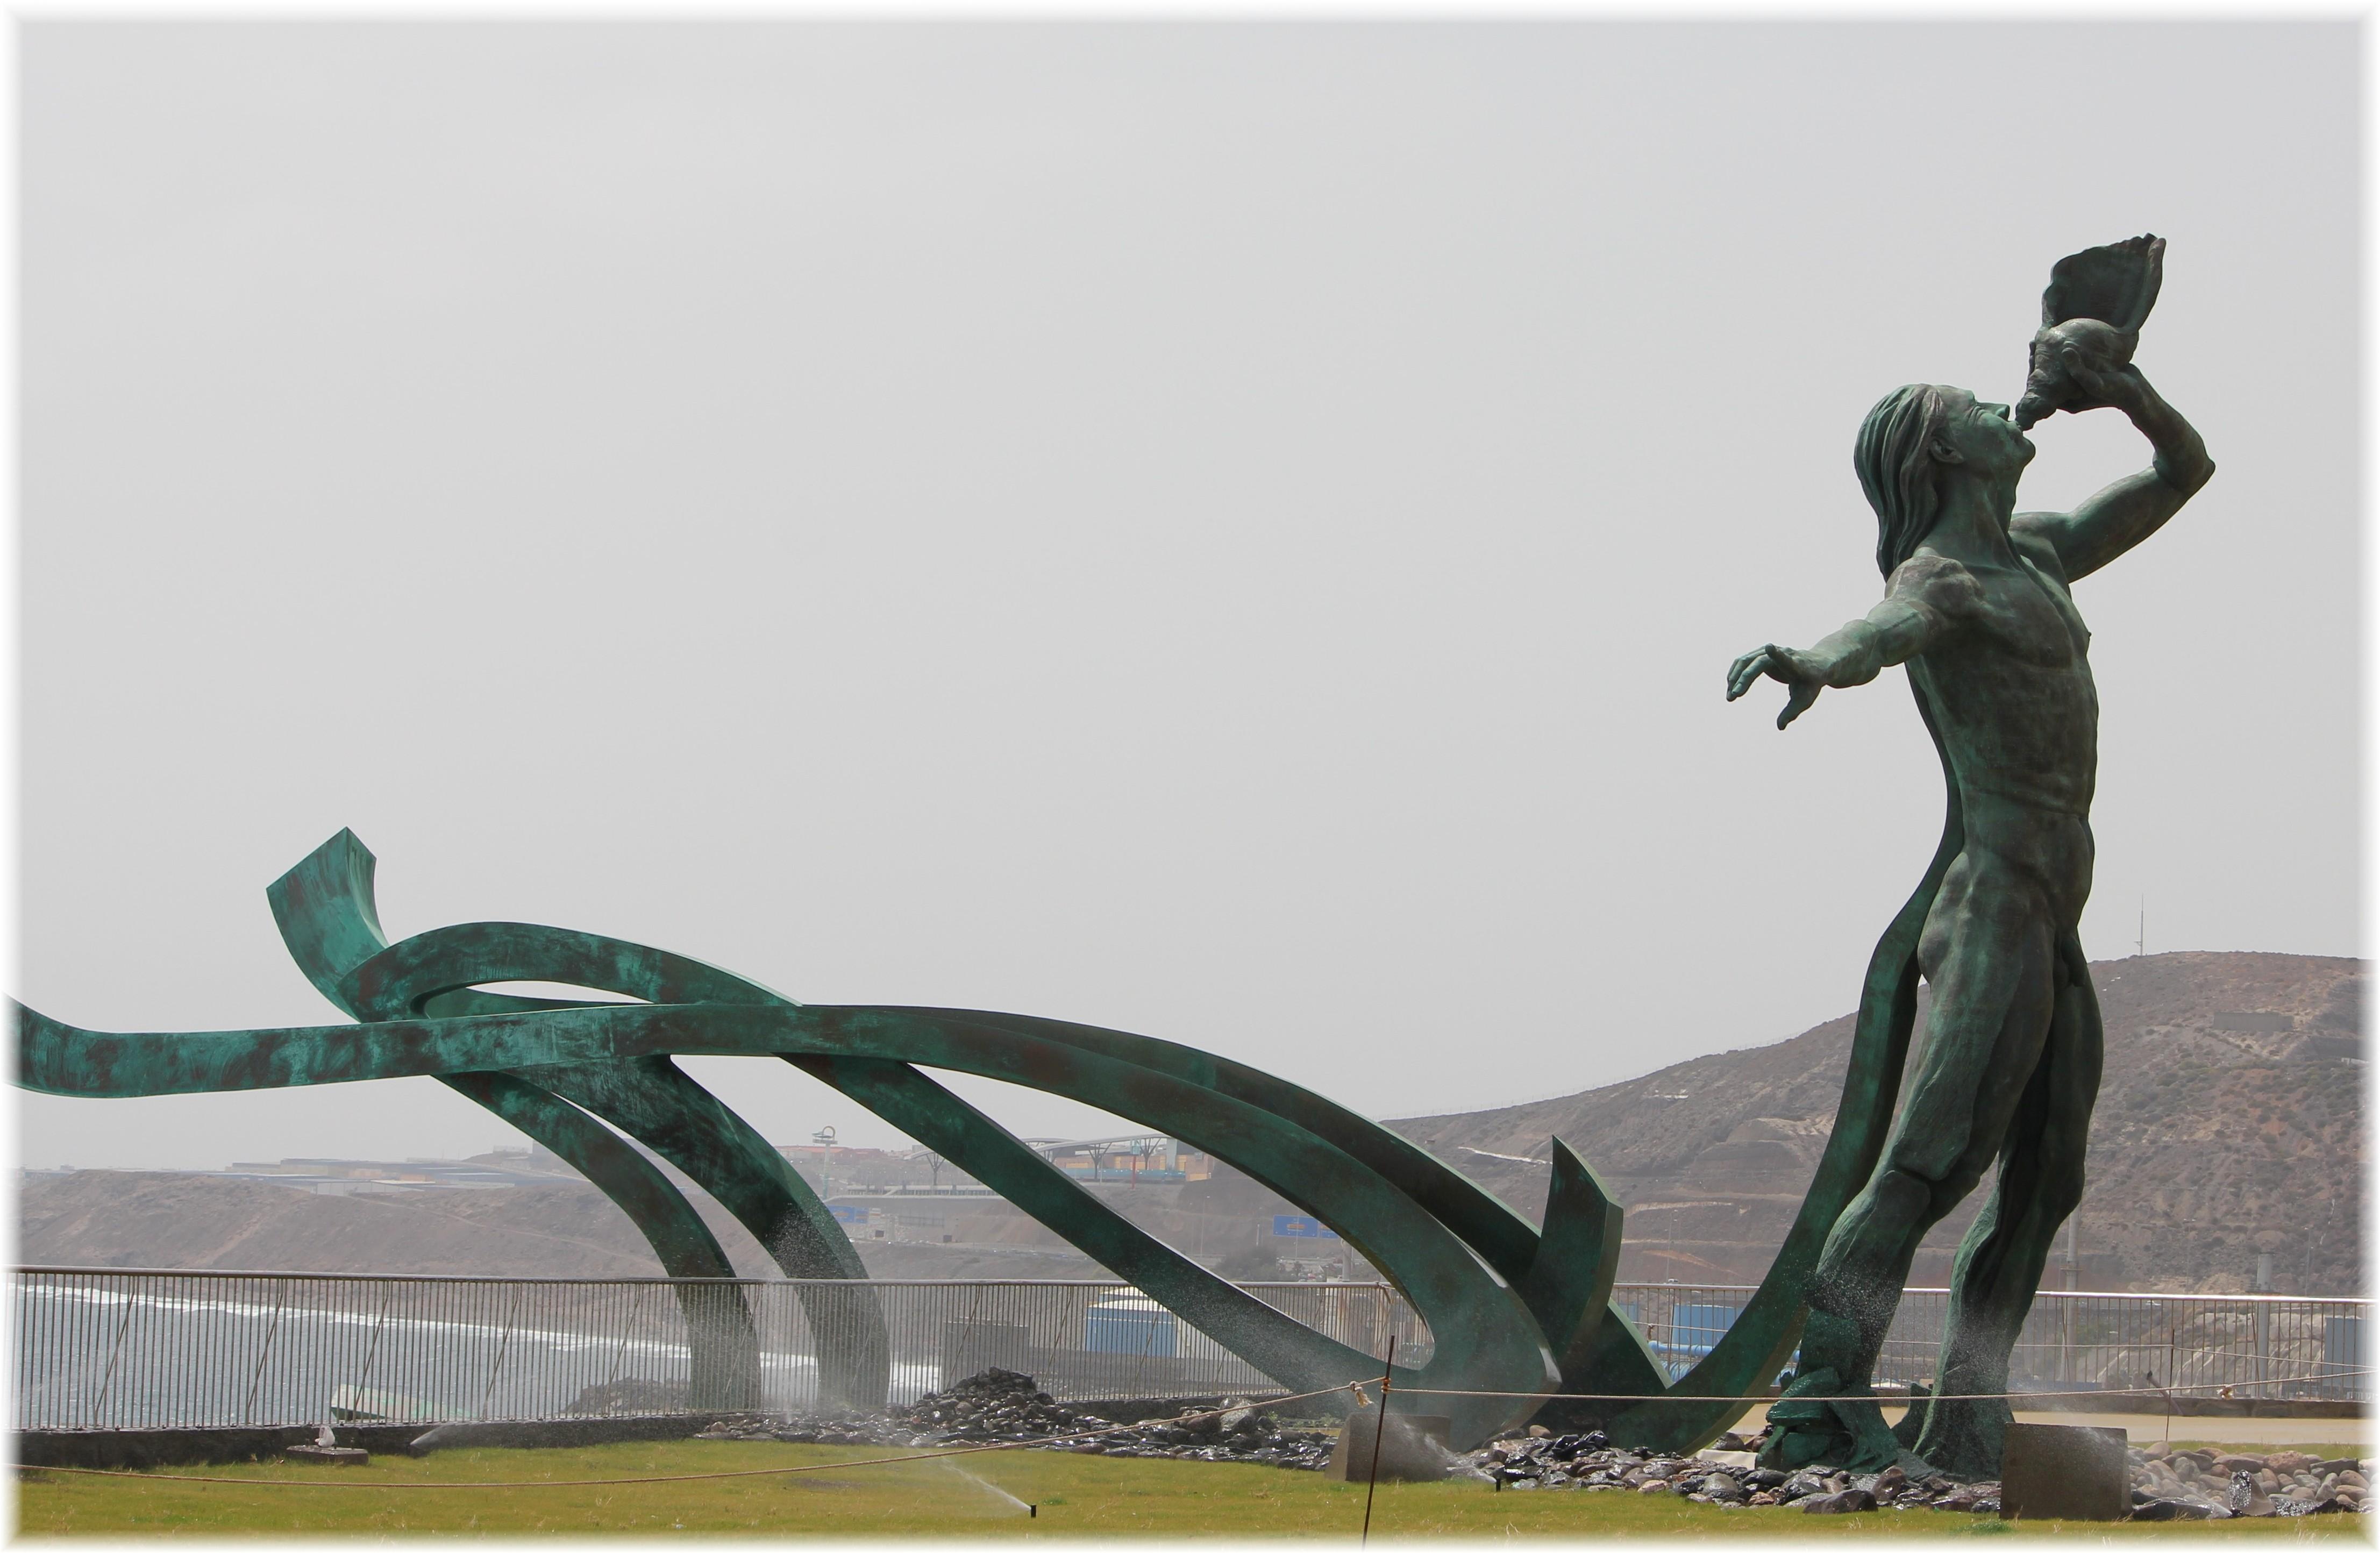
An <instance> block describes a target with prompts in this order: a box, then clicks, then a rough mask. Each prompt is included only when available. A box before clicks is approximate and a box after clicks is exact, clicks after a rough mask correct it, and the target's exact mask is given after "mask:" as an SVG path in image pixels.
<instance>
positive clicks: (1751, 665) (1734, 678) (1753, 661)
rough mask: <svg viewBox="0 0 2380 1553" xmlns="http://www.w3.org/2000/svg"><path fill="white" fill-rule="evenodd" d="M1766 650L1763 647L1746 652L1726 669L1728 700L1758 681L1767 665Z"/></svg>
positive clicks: (1741, 693) (1739, 694) (1767, 650)
mask: <svg viewBox="0 0 2380 1553" xmlns="http://www.w3.org/2000/svg"><path fill="white" fill-rule="evenodd" d="M1768 652H1769V649H1767V648H1765V647H1764V648H1761V649H1757V650H1756V651H1753V652H1747V653H1745V654H1744V655H1743V657H1741V658H1739V659H1737V660H1736V661H1735V663H1734V665H1733V666H1732V667H1731V668H1730V669H1729V670H1728V671H1727V698H1728V699H1729V700H1730V701H1732V700H1734V699H1735V698H1737V697H1739V696H1742V695H1743V693H1744V692H1745V691H1747V690H1749V689H1751V688H1752V687H1753V686H1755V685H1756V684H1758V683H1759V681H1760V675H1761V673H1762V671H1763V670H1764V669H1765V668H1766V667H1767V658H1768Z"/></svg>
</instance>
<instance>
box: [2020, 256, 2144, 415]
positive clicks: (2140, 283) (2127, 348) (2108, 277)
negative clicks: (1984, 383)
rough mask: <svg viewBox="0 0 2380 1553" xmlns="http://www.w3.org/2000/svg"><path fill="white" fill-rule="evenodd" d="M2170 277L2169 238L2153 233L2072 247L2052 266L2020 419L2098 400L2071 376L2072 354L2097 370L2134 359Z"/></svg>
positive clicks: (2026, 379) (2083, 405)
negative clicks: (2068, 360)
mask: <svg viewBox="0 0 2380 1553" xmlns="http://www.w3.org/2000/svg"><path fill="white" fill-rule="evenodd" d="M2164 280H2165V239H2164V238H2163V237H2151V236H2148V235H2145V234H2143V236H2141V237H2127V238H2125V239H2124V240H2123V241H2122V242H2120V243H2109V244H2107V246H2106V247H2104V248H2093V249H2083V251H2082V252H2081V253H2070V254H2068V255H2067V256H2066V257H2065V258H2063V259H2061V260H2059V261H2058V262H2057V263H2056V264H2053V265H2051V266H2050V269H2049V289H2048V290H2046V291H2045V292H2043V293H2042V294H2041V333H2039V334H2035V335H2034V337H2033V350H2032V355H2031V358H2030V359H2029V360H2028V361H2027V363H2026V371H2025V378H2024V397H2022V398H2021V399H2019V400H2018V401H2017V402H2016V423H2017V424H2018V425H2019V426H2022V427H2030V426H2032V425H2033V424H2034V422H2036V421H2040V420H2046V419H2048V418H2049V417H2050V416H2051V415H2054V414H2055V413H2057V412H2058V411H2059V410H2072V409H2083V408H2088V407H2089V406H2090V405H2091V404H2092V403H2093V401H2092V400H2091V398H2090V396H2089V394H2087V393H2086V392H2085V390H2084V389H2083V386H2082V385H2081V384H2080V383H2077V382H2074V380H2073V379H2072V378H2070V377H2069V376H2068V375H2067V371H2066V356H2065V353H2066V352H2067V351H2068V350H2070V349H2071V350H2073V351H2074V352H2076V353H2077V354H2078V355H2079V356H2081V358H2083V366H2084V367H2086V368H2087V369H2089V370H2092V371H2094V372H2105V371H2112V370H2115V369H2116V368H2118V367H2121V366H2123V365H2125V364H2126V363H2127V362H2129V361H2131V358H2132V351H2133V348H2134V347H2135V346H2138V345H2139V344H2140V343H2141V325H2142V323H2143V322H2145V321H2146V320H2147V318H2148V316H2149V309H2151V308H2153V307H2155V306H2156V298H2157V287H2158V285H2161V284H2162V283H2163V282H2164Z"/></svg>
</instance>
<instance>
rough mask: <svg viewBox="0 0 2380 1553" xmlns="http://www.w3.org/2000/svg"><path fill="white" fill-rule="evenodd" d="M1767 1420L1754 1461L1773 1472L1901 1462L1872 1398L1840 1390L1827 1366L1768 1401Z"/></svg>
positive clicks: (1868, 1468)
mask: <svg viewBox="0 0 2380 1553" xmlns="http://www.w3.org/2000/svg"><path fill="white" fill-rule="evenodd" d="M1768 1424H1769V1430H1768V1439H1767V1443H1765V1444H1764V1445H1762V1447H1761V1448H1760V1455H1759V1462H1760V1464H1761V1465H1762V1466H1764V1467H1767V1468H1768V1469H1769V1470H1771V1471H1773V1472H1798V1471H1799V1470H1801V1469H1802V1468H1803V1467H1810V1466H1824V1467H1841V1468H1843V1469H1844V1470H1845V1471H1848V1472H1859V1473H1868V1472H1882V1471H1883V1470H1884V1469H1885V1468H1887V1467H1889V1466H1895V1465H1901V1456H1902V1451H1901V1449H1900V1441H1899V1440H1897V1439H1895V1438H1893V1436H1892V1431H1891V1430H1890V1429H1888V1428H1887V1427H1885V1423H1884V1410H1883V1409H1882V1408H1881V1407H1879V1406H1877V1405H1876V1398H1875V1397H1874V1396H1873V1395H1872V1394H1870V1393H1869V1392H1868V1390H1867V1389H1866V1388H1864V1387H1862V1388H1861V1389H1859V1390H1857V1391H1846V1390H1844V1389H1843V1387H1842V1384H1841V1382H1840V1378H1839V1377H1837V1376H1836V1374H1835V1372H1834V1371H1832V1370H1813V1371H1812V1372H1810V1373H1809V1374H1808V1375H1805V1376H1800V1377H1796V1378H1795V1380H1794V1382H1793V1384H1792V1385H1791V1386H1788V1387H1787V1388H1786V1389H1785V1394H1784V1395H1783V1396H1781V1397H1779V1399H1778V1400H1777V1401H1773V1402H1771V1403H1769V1404H1768ZM1918 1464H1919V1465H1920V1466H1923V1465H1924V1463H1923V1462H1920V1463H1918ZM1902 1470H1903V1471H1909V1470H1910V1469H1909V1468H1908V1467H1907V1466H1905V1465H1903V1466H1902Z"/></svg>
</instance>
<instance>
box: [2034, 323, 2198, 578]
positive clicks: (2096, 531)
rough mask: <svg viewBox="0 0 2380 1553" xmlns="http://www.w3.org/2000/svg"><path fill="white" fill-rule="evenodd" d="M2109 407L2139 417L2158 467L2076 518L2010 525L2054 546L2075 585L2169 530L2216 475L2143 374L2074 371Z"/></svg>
mask: <svg viewBox="0 0 2380 1553" xmlns="http://www.w3.org/2000/svg"><path fill="white" fill-rule="evenodd" d="M2068 370H2070V371H2071V372H2072V373H2073V375H2074V376H2075V378H2076V380H2077V381H2078V382H2083V384H2084V386H2085V387H2086V388H2089V389H2090V390H2091V391H2092V397H2093V398H2094V399H2095V400H2097V401H2098V402H2099V404H2101V405H2112V406H2115V407H2116V408H2118V409H2119V410H2122V411H2123V412H2124V413H2125V414H2126V415H2128V416H2130V417H2131V420H2132V424H2133V425H2134V426H2137V427H2139V428H2140V429H2141V432H2142V434H2143V435H2144V436H2146V437H2147V438H2148V440H2149V445H2150V446H2152V447H2154V448H2155V449H2156V461H2155V463H2153V464H2151V465H2150V466H2149V467H2147V468H2145V469H2143V470H2142V471H2141V472H2140V473H2139V474H2137V475H2129V476H2127V477H2125V478H2124V479H2119V480H2118V481H2117V482H2116V483H2115V484H2113V485H2111V486H2108V487H2107V489H2106V490H2104V491H2099V492H2097V493H2096V494H2095V495H2093V496H2091V497H2089V498H2088V499H2086V500H2085V501H2084V502H2083V504H2081V505H2079V506H2077V507H2076V508H2075V509H2074V510H2073V511H2072V512H2070V513H2058V512H2028V513H2019V514H2017V515H2016V516H2015V518H2014V519H2012V520H2011V521H2010V524H2009V530H2010V535H2011V536H2012V537H2014V538H2016V539H2020V540H2022V539H2037V540H2046V541H2047V542H2048V543H2049V545H2050V546H2051V547H2052V548H2053V549H2055V550H2056V551H2057V552H2058V561H2059V563H2060V564H2062V565H2063V567H2064V569H2065V572H2066V577H2067V580H2068V581H2072V580H2073V579H2075V578H2076V577H2082V576H2089V575H2090V574H2092V573H2093V572H2095V571H2097V570H2098V569H2099V568H2100V567H2102V566H2104V565H2106V564H2107V563H2108V562H2110V561H2113V560H2114V559H2115V558H2116V557H2117V556H2119V555H2121V554H2123V553H2124V552H2126V551H2128V550H2130V549H2131V548H2132V547H2133V546H2134V545H2136V544H2138V543H2140V542H2141V541H2142V540H2145V539H2147V538H2148V537H2149V536H2150V535H2151V534H2154V533H2155V532H2156V531H2157V530H2158V529H2160V528H2164V527H2165V522H2166V519H2168V518H2169V517H2171V516H2173V515H2174V514H2175V513H2178V512H2180V510H2181V504H2183V503H2184V502H2187V501H2189V500H2190V499H2191V498H2192V496H2195V495H2197V494H2198V490H2199V487H2201V486H2203V485H2204V484H2205V483H2206V482H2207V480H2208V479H2210V478H2212V477H2213V475H2214V473H2215V461H2214V460H2213V459H2211V458H2209V457H2207V456H2206V444H2205V443H2203V442H2201V441H2200V440H2199V437H2198V432H2197V431H2195V430H2194V429H2193V428H2192V426H2191V424H2190V422H2188V421H2186V420H2184V419H2181V416H2180V414H2179V413H2178V412H2177V411H2176V410H2175V409H2174V407H2173V406H2171V405H2168V404H2167V403H2166V402H2165V400H2164V399H2163V398H2161V397H2159V396H2158V394H2157V391H2156V390H2155V389H2154V388H2151V387H2150V386H2149V381H2148V379H2146V378H2144V377H2143V376H2141V374H2140V372H2139V370H2137V369H2135V368H2132V367H2130V366H2125V367H2119V368H2116V369H2114V370H2110V371H2104V372H2098V373H2091V372H2089V371H2087V370H2082V369H2079V368H2077V367H2076V366H2074V365H2073V364H2071V363H2070V364H2069V369H2068Z"/></svg>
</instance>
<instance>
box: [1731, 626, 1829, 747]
mask: <svg viewBox="0 0 2380 1553" xmlns="http://www.w3.org/2000/svg"><path fill="white" fill-rule="evenodd" d="M1764 676H1765V677H1767V678H1769V679H1774V680H1782V681H1783V682H1784V684H1785V710H1783V711H1780V712H1779V713H1778V714H1777V726H1778V727H1779V728H1783V727H1784V726H1786V725H1787V724H1788V723H1790V722H1792V721H1793V720H1794V719H1795V718H1797V717H1799V716H1801V715H1802V714H1803V712H1805V711H1808V710H1810V704H1811V703H1812V702H1814V701H1815V700H1816V699H1817V698H1818V692H1819V691H1821V690H1823V689H1825V688H1826V672H1825V667H1824V665H1822V664H1821V663H1819V662H1818V661H1817V659H1816V658H1815V655H1813V654H1811V653H1807V652H1802V651H1798V650H1796V649H1792V648H1790V647H1779V646H1778V645H1777V644H1775V643H1774V642H1771V643H1770V644H1769V645H1768V646H1767V647H1760V648H1755V649H1752V650H1751V651H1750V652H1747V653H1745V654H1744V655H1743V657H1741V658H1739V659H1737V660H1736V661H1735V666H1734V667H1733V668H1731V669H1730V670H1728V672H1727V698H1728V699H1729V700H1730V701H1732V700H1735V699H1736V698H1739V697H1741V696H1742V695H1743V693H1744V692H1745V691H1747V690H1749V689H1751V688H1752V687H1753V686H1755V685H1757V684H1758V683H1759V682H1760V681H1761V679H1762V678H1763V677H1764Z"/></svg>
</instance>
